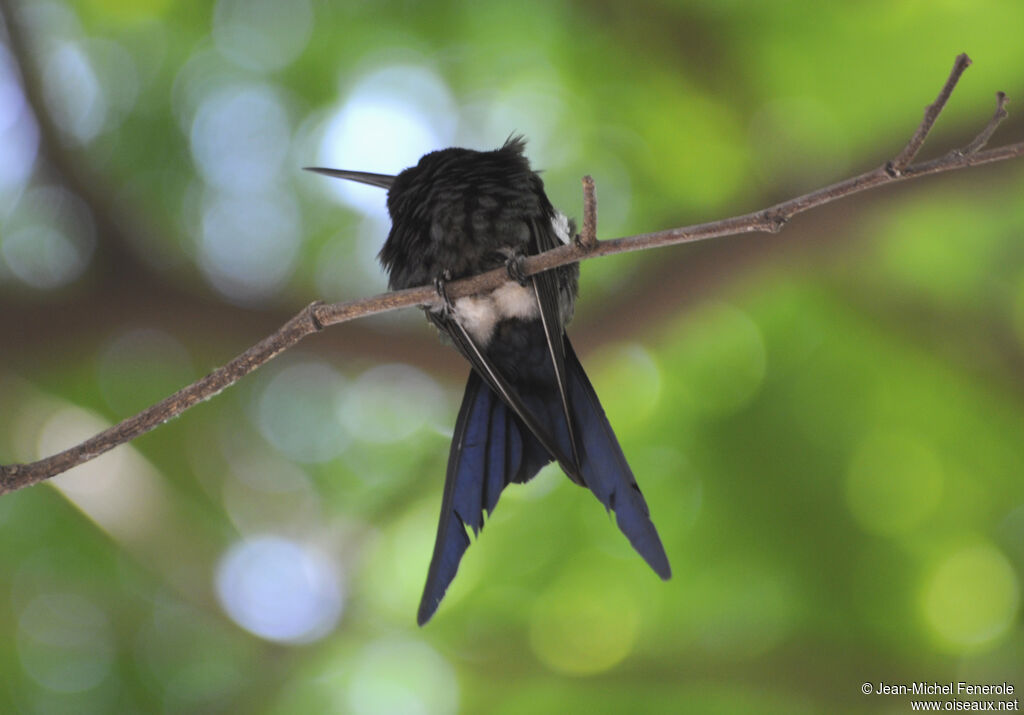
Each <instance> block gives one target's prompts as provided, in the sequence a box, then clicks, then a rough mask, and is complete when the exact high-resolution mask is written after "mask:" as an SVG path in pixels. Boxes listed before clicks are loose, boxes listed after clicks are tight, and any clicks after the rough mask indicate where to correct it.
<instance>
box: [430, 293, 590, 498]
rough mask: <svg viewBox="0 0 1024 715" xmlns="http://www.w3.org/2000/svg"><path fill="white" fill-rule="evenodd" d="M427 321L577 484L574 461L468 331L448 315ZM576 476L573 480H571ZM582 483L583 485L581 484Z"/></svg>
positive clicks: (433, 316)
mask: <svg viewBox="0 0 1024 715" xmlns="http://www.w3.org/2000/svg"><path fill="white" fill-rule="evenodd" d="M427 315H428V316H429V317H430V319H431V320H432V321H433V322H434V324H435V325H437V326H438V328H440V329H441V330H443V331H444V332H445V333H446V334H447V335H448V336H449V337H451V339H452V342H453V343H454V344H455V347H456V348H457V349H458V351H459V352H460V353H462V355H463V357H465V358H466V359H467V360H469V364H470V365H472V366H473V369H474V370H475V371H476V372H477V373H478V374H479V375H480V377H481V378H483V380H484V381H485V382H486V383H487V384H488V386H490V388H491V389H492V390H494V392H495V393H496V394H497V395H498V396H499V397H500V398H501V399H502V400H504V401H505V404H507V405H508V406H509V408H511V409H512V411H513V412H515V414H516V416H517V417H519V419H520V420H522V421H523V424H524V425H526V427H527V429H529V430H530V431H531V432H532V433H533V434H534V435H535V436H536V437H537V439H538V440H539V441H540V443H541V444H542V445H544V447H545V449H547V450H548V452H550V453H551V456H552V457H553V458H554V459H557V460H558V463H559V464H560V465H562V468H563V469H564V470H565V471H566V474H569V475H570V476H572V477H573V478H574V480H576V481H579V477H578V474H579V471H578V469H577V468H576V464H577V460H575V459H572V458H570V456H569V455H567V454H566V453H565V451H564V450H563V449H562V448H561V447H559V445H558V441H557V439H556V437H555V436H554V435H553V434H551V433H550V432H549V430H547V429H545V428H544V427H543V426H542V424H541V422H540V420H539V419H538V418H537V416H536V415H534V414H533V412H532V411H531V410H530V408H529V407H527V406H526V404H525V403H524V402H523V400H522V397H521V396H520V395H519V392H518V391H517V390H516V389H515V388H514V387H513V386H512V385H511V383H509V381H508V379H506V378H505V376H504V375H502V374H501V372H500V371H499V370H498V369H497V368H496V367H495V366H494V365H492V364H491V361H490V360H488V359H487V354H486V352H485V351H484V350H483V349H482V348H481V347H480V345H478V344H477V342H476V340H474V339H473V336H472V335H470V334H469V331H467V330H466V328H465V327H464V326H463V325H462V324H461V323H460V322H459V321H458V320H457V319H456V318H455V316H454V315H453V314H452V313H451V312H445V313H435V312H433V311H430V312H428V313H427ZM574 475H575V476H574ZM580 483H582V482H580Z"/></svg>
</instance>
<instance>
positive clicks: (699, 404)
mask: <svg viewBox="0 0 1024 715" xmlns="http://www.w3.org/2000/svg"><path fill="white" fill-rule="evenodd" d="M666 347H667V350H666V352H667V353H668V354H671V355H672V358H671V359H672V361H673V364H674V365H676V369H675V370H674V378H675V383H676V388H677V389H678V390H679V393H680V394H679V397H680V400H681V401H682V403H683V404H690V405H692V407H693V408H694V409H696V410H697V411H699V412H701V413H704V414H708V415H716V416H721V415H727V414H732V413H733V412H736V411H737V410H740V409H742V408H743V407H744V406H745V405H746V404H747V403H748V402H749V401H750V400H751V399H753V397H754V395H756V394H757V391H758V389H759V388H760V386H761V383H762V381H763V380H764V376H765V369H766V358H765V347H764V338H763V337H762V335H761V330H760V329H759V328H758V326H757V325H756V324H755V323H754V321H753V320H751V319H750V317H749V316H748V315H747V314H746V313H744V312H742V311H740V310H738V309H736V308H734V307H732V306H729V305H725V304H712V305H708V306H704V307H703V308H700V309H698V310H697V311H695V312H694V314H693V315H692V316H691V317H690V318H688V319H687V320H685V321H683V322H682V323H681V326H680V329H679V330H678V332H677V335H676V336H675V337H674V338H672V339H671V342H670V344H669V345H668V346H666Z"/></svg>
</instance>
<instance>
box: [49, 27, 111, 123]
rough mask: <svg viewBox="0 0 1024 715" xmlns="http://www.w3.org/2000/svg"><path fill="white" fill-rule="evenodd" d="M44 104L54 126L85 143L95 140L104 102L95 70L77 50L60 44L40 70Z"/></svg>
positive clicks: (64, 43)
mask: <svg viewBox="0 0 1024 715" xmlns="http://www.w3.org/2000/svg"><path fill="white" fill-rule="evenodd" d="M43 91H44V94H45V96H46V103H47V105H48V106H49V107H50V111H51V112H52V113H53V117H54V119H55V120H56V121H57V124H58V125H59V126H60V128H61V129H63V130H64V131H65V132H66V133H67V134H68V135H70V136H72V137H74V138H75V139H76V140H77V141H79V142H82V143H85V142H88V141H89V140H90V139H92V138H93V137H95V136H96V135H97V134H98V133H99V131H100V129H102V128H103V122H104V120H105V119H106V116H107V101H106V97H105V96H104V95H103V88H102V87H101V86H100V83H99V79H98V78H97V77H96V71H95V70H94V69H93V66H92V64H91V63H90V61H89V58H88V57H87V56H86V54H85V53H84V52H83V51H82V49H81V48H80V47H78V46H77V45H75V44H73V43H71V42H61V43H60V44H58V45H57V47H56V48H54V49H53V50H52V51H51V52H50V53H49V56H48V58H47V61H46V65H45V67H44V69H43Z"/></svg>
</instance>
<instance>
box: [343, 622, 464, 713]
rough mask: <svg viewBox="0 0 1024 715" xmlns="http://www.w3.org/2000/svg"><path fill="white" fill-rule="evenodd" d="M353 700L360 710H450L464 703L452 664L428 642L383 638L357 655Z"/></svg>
mask: <svg viewBox="0 0 1024 715" xmlns="http://www.w3.org/2000/svg"><path fill="white" fill-rule="evenodd" d="M346 695H347V697H346V701H347V705H348V706H349V708H350V709H351V712H353V713H357V715H377V713H403V715H446V714H447V713H454V712H456V711H457V709H458V704H459V684H458V681H457V680H456V679H455V672H454V670H453V669H452V667H451V665H449V664H448V662H447V661H445V660H444V658H442V657H441V656H440V655H438V654H437V653H436V652H435V651H434V650H432V649H431V648H430V647H429V646H428V645H426V644H424V643H418V642H415V641H403V640H383V641H377V642H375V643H371V644H370V645H369V646H367V647H366V648H364V649H363V651H362V652H361V653H360V654H359V656H358V657H357V658H356V659H355V662H354V664H353V668H352V674H351V681H350V683H349V686H348V690H347V694H346Z"/></svg>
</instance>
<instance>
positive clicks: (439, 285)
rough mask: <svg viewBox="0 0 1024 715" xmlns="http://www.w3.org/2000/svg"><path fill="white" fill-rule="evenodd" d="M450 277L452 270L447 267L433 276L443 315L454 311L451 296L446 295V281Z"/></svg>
mask: <svg viewBox="0 0 1024 715" xmlns="http://www.w3.org/2000/svg"><path fill="white" fill-rule="evenodd" d="M451 279H452V272H451V271H449V270H448V269H447V268H446V269H444V270H443V271H442V272H441V273H439V274H437V275H436V276H434V290H435V291H437V295H438V297H439V298H440V299H441V303H442V309H443V310H444V313H445V315H451V314H452V312H453V311H454V309H455V308H454V306H453V305H452V301H451V298H449V297H448V287H447V286H448V281H450V280H451Z"/></svg>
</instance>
